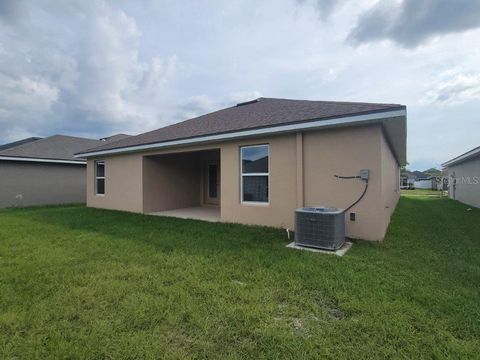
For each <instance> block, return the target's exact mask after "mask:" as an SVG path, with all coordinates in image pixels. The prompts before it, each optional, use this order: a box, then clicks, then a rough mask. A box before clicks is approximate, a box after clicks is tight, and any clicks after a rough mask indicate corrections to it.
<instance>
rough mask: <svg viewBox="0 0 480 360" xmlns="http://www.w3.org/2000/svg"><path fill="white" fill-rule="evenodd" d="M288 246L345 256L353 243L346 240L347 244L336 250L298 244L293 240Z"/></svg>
mask: <svg viewBox="0 0 480 360" xmlns="http://www.w3.org/2000/svg"><path fill="white" fill-rule="evenodd" d="M287 247H288V248H291V249H297V250H305V251H311V252H317V253H322V254H329V255H337V256H343V255H345V253H346V252H347V251H348V250H350V248H351V247H352V243H351V242H349V241H345V244H343V246H342V247H341V248H340V249H338V250H336V251H332V250H323V249H315V248H310V247H304V246H298V245H295V242H292V243H290V244H288V245H287Z"/></svg>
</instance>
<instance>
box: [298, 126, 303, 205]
mask: <svg viewBox="0 0 480 360" xmlns="http://www.w3.org/2000/svg"><path fill="white" fill-rule="evenodd" d="M296 145H297V149H296V150H297V151H296V153H297V159H296V160H297V161H296V163H297V209H298V208H302V207H304V205H305V199H304V197H305V194H304V179H303V132H301V131H299V132H297V134H296Z"/></svg>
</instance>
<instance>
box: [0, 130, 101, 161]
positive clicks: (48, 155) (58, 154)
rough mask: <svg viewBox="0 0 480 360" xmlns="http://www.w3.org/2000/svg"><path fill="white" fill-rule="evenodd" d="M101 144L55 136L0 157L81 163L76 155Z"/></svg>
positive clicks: (15, 149) (4, 152) (97, 141)
mask: <svg viewBox="0 0 480 360" xmlns="http://www.w3.org/2000/svg"><path fill="white" fill-rule="evenodd" d="M99 144H102V142H101V141H100V140H94V139H85V138H79V137H73V136H64V135H54V136H50V137H47V138H44V139H40V140H37V141H34V142H30V143H27V144H22V145H19V146H15V147H12V148H9V149H6V150H3V151H0V156H9V157H22V158H33V159H49V160H74V161H75V160H76V161H81V160H80V159H78V158H75V156H74V154H76V153H78V152H80V151H84V150H86V149H88V148H91V147H94V146H98V145H99Z"/></svg>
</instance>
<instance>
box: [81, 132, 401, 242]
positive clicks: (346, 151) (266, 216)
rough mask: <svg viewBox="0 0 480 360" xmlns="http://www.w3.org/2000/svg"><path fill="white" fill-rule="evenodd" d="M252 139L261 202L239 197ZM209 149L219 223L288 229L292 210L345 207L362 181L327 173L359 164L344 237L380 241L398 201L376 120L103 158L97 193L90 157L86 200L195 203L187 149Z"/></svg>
mask: <svg viewBox="0 0 480 360" xmlns="http://www.w3.org/2000/svg"><path fill="white" fill-rule="evenodd" d="M255 144H269V146H270V164H269V171H270V178H269V181H270V182H269V190H270V202H269V204H265V205H263V204H261V205H259V204H242V203H241V201H240V147H241V146H244V145H255ZM211 149H219V150H220V197H221V218H222V220H224V221H229V222H239V223H245V224H258V225H268V226H275V227H286V228H290V229H292V228H293V223H294V209H296V208H297V207H300V206H303V205H328V206H336V207H340V208H345V207H346V206H348V205H349V204H351V203H352V202H353V201H355V200H356V199H357V198H358V197H359V195H360V194H361V193H362V191H363V189H364V182H362V181H360V180H358V179H355V180H340V179H337V178H335V177H334V175H335V174H338V175H357V174H358V173H359V171H360V170H361V169H370V171H371V180H370V183H369V189H368V192H367V194H366V196H365V198H364V199H363V200H362V201H361V202H360V203H359V204H358V205H356V206H355V207H354V208H353V209H352V210H351V212H355V213H356V220H355V221H351V220H350V218H349V215H348V214H347V221H346V232H347V236H349V237H354V238H363V239H369V240H380V239H382V238H383V236H384V234H385V231H386V228H387V226H388V221H389V218H390V214H391V213H392V212H393V210H394V208H395V205H396V203H397V200H398V195H399V194H398V191H397V192H395V189H394V188H396V187H397V186H398V165H397V164H396V162H395V159H394V158H393V156H392V154H391V152H390V148H389V146H388V144H387V143H386V141H385V139H384V138H383V133H382V129H381V126H380V125H377V126H369V127H350V128H343V129H330V130H322V131H310V132H306V133H303V134H302V133H297V134H295V133H292V134H286V135H278V136H272V137H266V138H256V139H245V140H237V141H230V142H224V143H216V144H209V145H199V146H191V147H183V148H176V149H166V150H161V151H150V152H145V153H136V154H130V155H119V156H112V157H108V158H106V159H105V176H106V181H105V189H106V191H105V196H101V197H99V196H95V194H94V173H93V160H90V161H89V162H88V168H89V169H88V179H89V180H88V189H87V191H88V192H87V200H88V205H89V206H94V207H104V208H110V209H119V210H128V211H135V212H152V211H159V210H164V209H172V208H181V207H187V206H195V205H198V200H199V199H201V196H202V195H201V192H202V190H201V189H202V185H201V180H200V184H199V182H198V178H199V176H198V164H199V162H198V157H197V155H194V154H192V152H194V151H204V150H211ZM182 152H189V154H184V155H181V156H179V157H177V158H176V159H177V160H176V161H174V162H170V160H165V161H164V162H163V163H162V162H158V159H157V160H153V159H152V158H147V157H146V156H148V157H151V156H158V155H162V154H174V153H182ZM198 154H201V153H198ZM198 156H200V155H198ZM169 157H170V158H171V159H173V158H175V157H171V156H170V155H169ZM189 157H190V160H189ZM196 158H197V160H195V159H196ZM165 159H167V157H166V158H165ZM179 159H183V160H179ZM200 163H201V162H200ZM174 164H175V166H173V165H174ZM188 164H190V165H191V167H190V165H188ZM142 174H143V175H142ZM200 179H201V176H200ZM195 192H197V197H196V200H195V196H194V194H195ZM182 196H183V197H184V198H182V199H181V200H179V199H180V198H181V197H182ZM176 201H177V205H175V202H176Z"/></svg>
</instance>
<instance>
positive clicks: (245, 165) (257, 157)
mask: <svg viewBox="0 0 480 360" xmlns="http://www.w3.org/2000/svg"><path fill="white" fill-rule="evenodd" d="M240 153H241V155H240V156H241V167H242V168H241V179H240V181H241V185H240V186H241V194H240V196H241V201H242V202H252V203H268V195H269V194H268V183H269V173H268V168H269V167H268V165H269V164H268V163H269V147H268V145H255V146H243V147H241V148H240Z"/></svg>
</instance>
